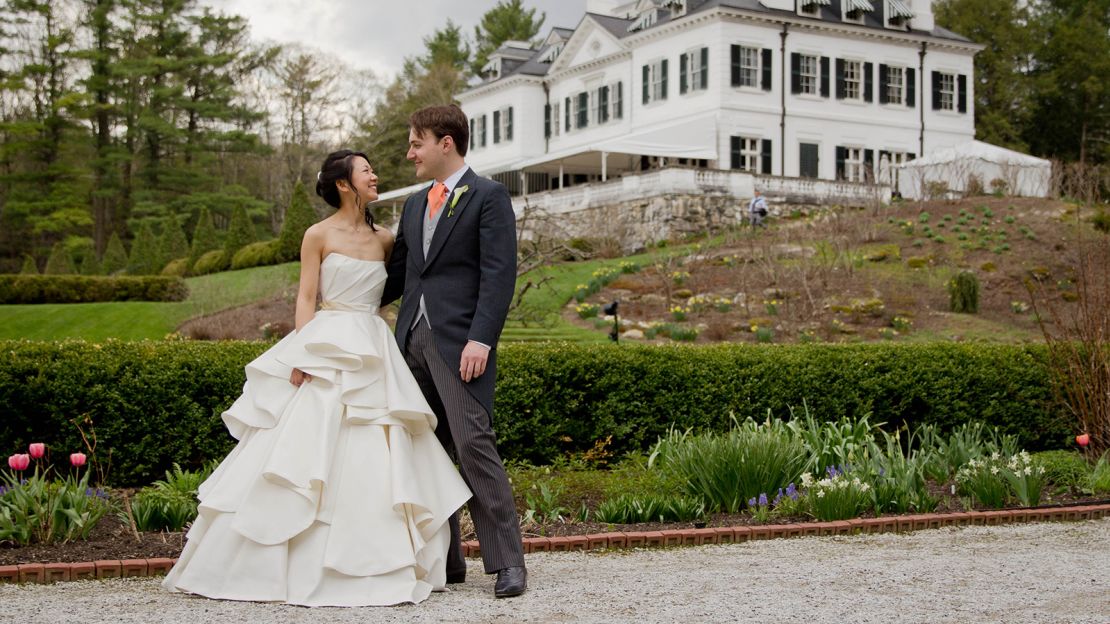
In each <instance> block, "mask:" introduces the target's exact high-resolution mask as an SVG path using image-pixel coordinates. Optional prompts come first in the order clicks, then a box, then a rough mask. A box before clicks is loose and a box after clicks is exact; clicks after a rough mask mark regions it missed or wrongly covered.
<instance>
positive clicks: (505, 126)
mask: <svg viewBox="0 0 1110 624" xmlns="http://www.w3.org/2000/svg"><path fill="white" fill-rule="evenodd" d="M512 140H513V107H512V106H506V107H505V108H501V109H498V110H495V111H493V142H494V143H500V142H502V141H506V142H508V141H512Z"/></svg>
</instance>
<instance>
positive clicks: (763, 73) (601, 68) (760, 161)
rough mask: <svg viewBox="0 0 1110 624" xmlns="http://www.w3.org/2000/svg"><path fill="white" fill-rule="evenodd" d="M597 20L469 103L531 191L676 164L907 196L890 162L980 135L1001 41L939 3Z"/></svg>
mask: <svg viewBox="0 0 1110 624" xmlns="http://www.w3.org/2000/svg"><path fill="white" fill-rule="evenodd" d="M587 11H588V12H587V14H586V15H585V16H584V17H583V18H582V20H581V22H579V24H578V26H577V27H576V28H575V29H574V30H569V29H564V28H554V29H552V30H551V31H550V33H549V34H548V35H547V37H546V38H545V39H544V40H543V41H542V43H540V44H539V46H538V47H532V46H529V45H528V44H524V43H519V42H508V43H506V44H505V45H504V46H503V47H502V48H501V49H499V50H497V51H496V52H495V53H494V54H493V55H492V56H491V57H490V61H489V64H488V65H487V66H486V68H485V76H484V80H483V81H482V82H480V83H478V84H474V85H471V86H470V87H469V88H468V89H467V90H466V91H464V92H462V93H460V94H458V95H457V98H458V100H459V102H460V104H461V106H462V108H463V110H464V111H465V112H466V114H467V116H468V117H469V118H470V119H471V143H470V153H469V154H468V155H467V161H468V162H469V164H470V165H471V166H472V167H473V168H474V169H475V170H476V171H478V172H479V173H480V174H482V175H487V176H490V177H493V178H495V179H497V180H499V181H501V182H502V183H504V184H505V185H506V186H508V187H509V189H510V191H511V192H512V194H513V195H514V196H522V195H529V194H533V193H537V192H542V191H548V190H553V189H561V188H565V187H573V186H577V185H581V184H584V183H596V182H604V181H605V180H611V179H612V178H617V177H625V176H629V177H632V176H642V175H644V174H645V172H649V173H650V171H651V170H656V169H662V168H664V167H672V166H679V167H681V168H692V169H694V170H695V171H705V172H706V175H709V173H710V172H709V171H708V170H724V171H733V172H739V171H743V172H748V173H749V175H748V176H747V179H748V180H749V181H748V182H747V186H746V188H747V189H748V190H749V191H750V189H751V179H752V178H751V177H750V176H751V174H755V175H759V176H776V177H780V178H789V179H798V178H811V179H814V180H815V181H820V180H825V181H837V180H840V181H847V182H874V181H876V180H877V181H879V182H882V183H886V184H892V182H893V180H891V179H890V176H891V175H892V171H893V169H892V168H890V167H888V166H887V163H893V164H898V163H902V162H905V161H907V160H912V159H913V158H914V157H915V155H918V154H924V153H928V152H932V151H934V150H937V149H940V148H944V147H948V146H951V145H956V144H960V143H964V142H967V141H969V140H971V139H972V138H973V137H974V134H975V130H974V110H973V106H974V98H973V97H972V88H973V86H974V80H973V79H972V73H973V65H972V60H973V57H974V55H975V53H976V52H977V51H979V50H980V49H982V47H983V46H980V45H977V44H974V43H972V42H970V41H969V40H967V39H965V38H964V37H961V36H959V35H957V34H955V33H952V32H949V31H947V30H945V29H943V28H939V27H937V26H936V25H935V24H934V20H933V15H932V10H931V7H930V0H638V1H635V2H628V1H621V0H587ZM880 163H882V165H881V166H880ZM720 175H725V174H724V173H720ZM591 186H595V185H591ZM726 186H727V185H726ZM840 186H844V185H840ZM732 188H733V193H732V194H733V195H734V196H742V193H741V192H740V191H738V190H737V189H741V188H743V185H740V186H738V185H736V184H735V183H733V184H732ZM413 190H414V188H411V187H410V188H409V189H399V190H398V191H394V192H392V193H387V194H384V195H383V198H382V199H385V200H389V199H392V198H394V197H397V196H400V195H401V194H407V193H409V192H412V191H413ZM567 192H569V189H568V191H567ZM580 203H581V202H580ZM590 203H596V202H590Z"/></svg>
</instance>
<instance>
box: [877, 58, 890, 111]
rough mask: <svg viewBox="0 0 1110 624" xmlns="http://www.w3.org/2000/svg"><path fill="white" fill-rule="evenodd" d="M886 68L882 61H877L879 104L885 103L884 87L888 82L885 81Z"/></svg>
mask: <svg viewBox="0 0 1110 624" xmlns="http://www.w3.org/2000/svg"><path fill="white" fill-rule="evenodd" d="M886 70H887V67H886V65H883V64H882V63H879V104H886V103H887V99H886V87H887V85H888V84H889V83H888V82H887V71H886Z"/></svg>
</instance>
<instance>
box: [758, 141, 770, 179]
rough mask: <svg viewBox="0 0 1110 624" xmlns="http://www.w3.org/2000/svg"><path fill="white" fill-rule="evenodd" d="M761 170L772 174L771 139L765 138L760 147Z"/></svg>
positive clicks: (763, 172)
mask: <svg viewBox="0 0 1110 624" xmlns="http://www.w3.org/2000/svg"><path fill="white" fill-rule="evenodd" d="M759 160H760V161H761V162H760V163H759V165H760V166H759V172H760V173H762V174H764V175H771V139H763V142H762V144H761V145H760V149H759Z"/></svg>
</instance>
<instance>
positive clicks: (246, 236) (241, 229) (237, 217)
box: [224, 204, 254, 262]
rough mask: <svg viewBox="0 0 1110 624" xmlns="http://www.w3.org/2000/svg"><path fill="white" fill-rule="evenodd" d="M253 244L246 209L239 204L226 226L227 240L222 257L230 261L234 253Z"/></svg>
mask: <svg viewBox="0 0 1110 624" xmlns="http://www.w3.org/2000/svg"><path fill="white" fill-rule="evenodd" d="M253 242H254V226H253V225H252V224H251V218H250V217H248V216H247V207H246V206H244V205H242V204H240V205H238V206H236V207H235V209H234V210H232V211H231V223H229V224H228V226H227V240H226V241H225V242H224V257H225V258H227V259H228V262H230V261H231V258H232V257H234V256H235V252H237V251H239V250H240V249H242V248H244V247H246V246H247V245H249V244H251V243H253Z"/></svg>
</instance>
